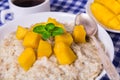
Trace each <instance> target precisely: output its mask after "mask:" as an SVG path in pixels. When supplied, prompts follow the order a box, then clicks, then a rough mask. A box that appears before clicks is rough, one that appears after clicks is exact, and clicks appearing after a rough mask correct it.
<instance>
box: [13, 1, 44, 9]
mask: <svg viewBox="0 0 120 80" xmlns="http://www.w3.org/2000/svg"><path fill="white" fill-rule="evenodd" d="M44 1H45V0H13V3H14V4H15V5H16V6H20V7H32V6H36V5H38V4H41V3H43V2H44Z"/></svg>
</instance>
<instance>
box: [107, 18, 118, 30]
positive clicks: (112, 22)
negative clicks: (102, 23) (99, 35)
mask: <svg viewBox="0 0 120 80" xmlns="http://www.w3.org/2000/svg"><path fill="white" fill-rule="evenodd" d="M108 25H109V27H108V28H110V29H114V30H120V26H119V25H120V21H119V20H118V18H117V17H114V18H113V19H112V20H110V21H109V22H108Z"/></svg>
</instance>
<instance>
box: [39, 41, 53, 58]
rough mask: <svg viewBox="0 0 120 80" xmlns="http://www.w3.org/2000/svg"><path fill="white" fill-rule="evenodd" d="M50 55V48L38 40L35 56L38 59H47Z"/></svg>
mask: <svg viewBox="0 0 120 80" xmlns="http://www.w3.org/2000/svg"><path fill="white" fill-rule="evenodd" d="M51 54H52V46H51V44H50V43H49V42H48V41H44V40H42V39H41V40H40V42H39V46H38V49H37V56H38V57H39V58H41V57H43V56H46V57H49V56H50V55H51Z"/></svg>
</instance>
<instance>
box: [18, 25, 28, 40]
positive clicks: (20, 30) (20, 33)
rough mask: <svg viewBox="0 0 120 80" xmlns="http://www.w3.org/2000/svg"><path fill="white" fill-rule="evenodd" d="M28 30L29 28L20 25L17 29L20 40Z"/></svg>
mask: <svg viewBox="0 0 120 80" xmlns="http://www.w3.org/2000/svg"><path fill="white" fill-rule="evenodd" d="M27 32H28V29H27V28H23V27H22V26H18V27H17V31H16V38H17V39H19V40H22V39H23V38H24V37H25V35H26V33H27Z"/></svg>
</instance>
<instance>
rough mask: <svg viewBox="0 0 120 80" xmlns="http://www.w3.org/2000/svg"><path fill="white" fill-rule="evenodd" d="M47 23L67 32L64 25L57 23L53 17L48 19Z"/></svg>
mask: <svg viewBox="0 0 120 80" xmlns="http://www.w3.org/2000/svg"><path fill="white" fill-rule="evenodd" d="M47 23H53V24H54V25H55V26H57V27H61V28H62V29H63V30H64V32H66V29H65V27H64V25H63V24H61V23H59V22H58V21H56V19H54V18H51V17H50V18H48V21H47Z"/></svg>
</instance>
